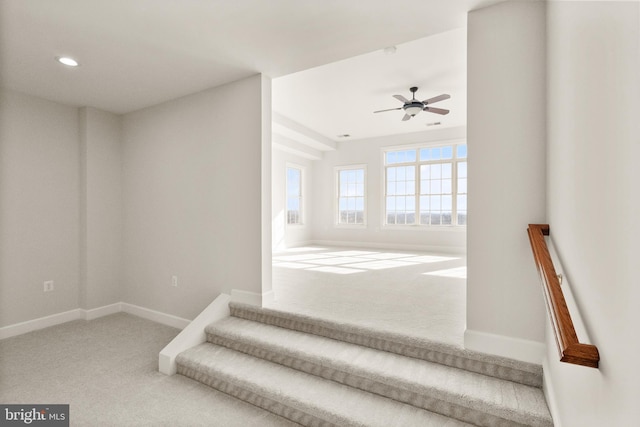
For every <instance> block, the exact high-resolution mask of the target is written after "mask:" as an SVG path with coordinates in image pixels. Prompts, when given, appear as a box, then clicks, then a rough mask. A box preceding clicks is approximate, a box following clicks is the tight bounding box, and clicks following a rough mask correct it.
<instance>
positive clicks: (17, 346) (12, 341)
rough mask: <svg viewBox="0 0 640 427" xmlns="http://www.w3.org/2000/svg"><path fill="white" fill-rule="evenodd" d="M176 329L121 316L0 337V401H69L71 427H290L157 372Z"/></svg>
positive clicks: (187, 381)
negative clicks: (159, 361)
mask: <svg viewBox="0 0 640 427" xmlns="http://www.w3.org/2000/svg"><path fill="white" fill-rule="evenodd" d="M178 332H179V331H178V330H177V329H174V328H170V327H167V326H164V325H160V324H157V323H154V322H151V321H148V320H145V319H140V318H138V317H135V316H131V315H128V314H124V313H121V314H115V315H112V316H107V317H103V318H100V319H96V320H93V321H90V322H86V321H74V322H69V323H66V324H63V325H59V326H54V327H51V328H47V329H43V330H40V331H35V332H31V333H28V334H25V335H21V336H17V337H13V338H8V339H5V340H1V341H0V402H2V403H4V404H8V403H24V404H55V403H64V404H70V420H71V425H72V426H221V427H234V426H237V427H253V426H255V427H276V426H279V427H288V426H291V427H293V426H297V424H294V423H290V422H289V421H287V420H285V419H283V418H280V417H278V416H275V415H273V414H270V413H268V412H265V411H262V410H260V409H258V408H256V407H255V406H253V405H250V404H248V403H245V402H242V401H240V400H237V399H235V398H233V397H230V396H228V395H226V394H224V393H221V392H218V391H216V390H213V389H211V388H210V387H207V386H205V385H203V384H200V383H198V382H196V381H193V380H191V379H188V378H185V377H183V376H181V375H174V376H172V377H167V376H165V375H163V374H160V373H159V372H158V353H159V351H160V350H161V349H162V348H163V347H164V346H165V345H166V344H167V343H168V342H169V341H171V339H172V338H173V337H174V336H175V335H176V334H177V333H178Z"/></svg>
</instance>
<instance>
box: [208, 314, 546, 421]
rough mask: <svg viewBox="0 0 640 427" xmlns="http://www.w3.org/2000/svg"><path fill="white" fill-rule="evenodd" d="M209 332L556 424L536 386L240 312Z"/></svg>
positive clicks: (521, 417)
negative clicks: (250, 317) (259, 319)
mask: <svg viewBox="0 0 640 427" xmlns="http://www.w3.org/2000/svg"><path fill="white" fill-rule="evenodd" d="M206 332H207V333H208V334H211V335H215V336H218V337H221V338H223V339H226V340H231V341H236V342H240V343H242V344H246V345H252V346H255V347H257V348H261V349H265V350H268V351H271V352H274V353H277V354H279V355H282V356H286V357H294V358H296V359H299V360H303V361H305V362H311V363H315V364H317V365H320V366H322V367H326V368H330V369H336V370H338V371H340V372H346V373H348V374H352V375H355V376H358V377H363V378H367V379H370V380H374V381H376V382H379V383H382V384H385V385H386V386H391V387H395V388H398V389H401V390H408V391H412V392H416V393H420V394H429V395H432V396H437V398H438V399H440V400H444V401H446V402H449V403H453V404H457V405H462V406H464V407H467V408H470V409H475V410H480V411H483V412H487V413H491V414H492V415H495V416H498V417H502V418H505V419H510V420H513V421H517V422H521V423H527V424H530V425H531V424H532V421H535V423H533V424H536V425H552V420H551V415H550V413H549V409H548V407H547V404H546V401H545V398H544V394H543V392H542V390H541V389H539V388H536V387H532V386H527V385H524V384H519V383H514V382H511V381H508V380H503V379H499V378H494V377H490V376H486V375H482V374H479V373H475V372H470V371H465V370H462V369H458V368H455V367H451V366H446V365H441V364H438V363H435V362H429V361H426V360H420V359H414V358H411V357H407V356H402V355H399V354H395V353H389V352H385V351H381V350H376V349H372V348H368V347H364V346H360V345H357V344H351V343H347V342H342V341H337V340H334V339H331V338H326V337H322V336H318V335H312V334H307V333H304V332H299V331H295V330H290V329H285V328H280V327H278V326H272V325H268V324H264V323H259V322H254V321H251V320H246V319H242V318H238V317H228V318H226V319H223V320H221V321H219V322H216V323H213V324H211V325H209V326H208V327H207V328H206Z"/></svg>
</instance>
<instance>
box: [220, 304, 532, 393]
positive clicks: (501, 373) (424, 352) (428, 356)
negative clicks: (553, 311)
mask: <svg viewBox="0 0 640 427" xmlns="http://www.w3.org/2000/svg"><path fill="white" fill-rule="evenodd" d="M230 308H231V315H232V316H235V317H240V318H243V319H246V320H252V321H255V322H261V323H265V324H268V325H274V326H279V327H282V328H287V329H291V330H295V331H300V332H305V333H309V334H314V335H319V336H323V337H326V338H332V339H335V340H339V341H344V342H348V343H352V344H357V345H361V346H365V347H369V348H373V349H376V350H382V351H388V352H390V353H396V354H400V355H402V356H408V357H413V358H416V359H422V360H427V361H429V362H434V363H439V364H442V365H447V366H452V367H454V368H458V369H464V370H467V371H471V372H476V373H479V374H483V375H487V376H491V377H495V378H500V379H504V380H508V381H513V382H517V383H520V384H525V385H529V386H533V387H542V376H541V375H538V374H534V373H530V372H525V371H520V370H518V369H513V368H509V367H506V366H499V365H495V364H492V363H487V362H483V361H479V360H473V359H469V358H465V357H462V356H458V355H453V354H447V353H442V352H438V351H433V350H429V349H425V348H420V347H415V346H411V345H408V344H404V343H398V342H393V341H389V340H386V339H383V338H377V337H371V336H366V335H363V334H357V333H350V332H346V331H340V330H336V329H331V328H327V327H324V326H320V325H316V324H311V323H308V322H304V321H301V320H296V319H291V318H283V317H279V316H274V315H271V314H268V313H264V312H256V311H249V310H244V309H239V308H237V307H234V306H230Z"/></svg>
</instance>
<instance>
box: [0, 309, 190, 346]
mask: <svg viewBox="0 0 640 427" xmlns="http://www.w3.org/2000/svg"><path fill="white" fill-rule="evenodd" d="M120 312H125V313H129V314H132V315H134V316H138V317H142V318H144V319H148V320H152V321H154V322H157V323H161V324H163V325H167V326H172V327H174V328H178V329H184V328H185V327H186V326H187V325H188V324H189V323H190V322H191V321H190V320H188V319H183V318H182V317H178V316H174V315H171V314H167V313H162V312H160V311H155V310H151V309H148V308H145V307H140V306H137V305H134V304H129V303H126V302H117V303H114V304H109V305H105V306H103V307H98V308H93V309H89V310H85V309H83V308H76V309H73V310H69V311H65V312H63V313H57V314H52V315H50V316H45V317H40V318H38V319H33V320H27V321H26V322H20V323H15V324H13V325H8V326H4V327H2V328H0V340H2V339H5V338H11V337H15V336H18V335H22V334H26V333H28V332H33V331H37V330H39V329H44V328H48V327H50V326H56V325H60V324H62V323H67V322H71V321H72V320H94V319H97V318H99V317H104V316H108V315H110V314H115V313H120Z"/></svg>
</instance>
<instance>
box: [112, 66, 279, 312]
mask: <svg viewBox="0 0 640 427" xmlns="http://www.w3.org/2000/svg"><path fill="white" fill-rule="evenodd" d="M264 84H265V82H264V81H263V77H262V76H261V75H255V76H252V77H249V78H246V79H243V80H239V81H236V82H233V83H229V84H227V85H224V86H219V87H216V88H213V89H210V90H206V91H203V92H199V93H197V94H194V95H190V96H186V97H183V98H179V99H176V100H173V101H169V102H166V103H163V104H160V105H157V106H154V107H150V108H146V109H143V110H140V111H137V112H133V113H130V114H126V115H125V116H124V121H123V140H124V147H123V148H124V151H123V188H124V197H123V205H124V259H125V262H124V286H125V288H124V289H125V291H124V295H125V297H124V299H125V302H128V303H132V304H137V305H142V306H144V307H147V308H150V309H153V310H157V311H160V312H163V313H168V314H172V315H176V316H179V317H183V318H187V319H191V318H194V317H195V316H196V315H197V314H198V313H199V312H200V311H202V309H203V308H204V307H206V305H207V304H209V303H210V302H211V301H212V300H213V299H214V298H215V297H216V296H217V295H219V294H220V293H222V292H225V293H229V292H230V291H231V289H239V290H242V291H246V292H251V293H256V294H261V293H262V254H263V248H262V243H261V242H262V235H261V233H262V209H263V200H262V194H261V192H262V184H261V179H262V173H263V171H262V169H263V167H265V166H263V165H262V151H263V143H264V141H263V135H262V129H263V126H264V123H263V111H262V108H263V106H262V102H261V97H262V96H263V86H264ZM247 100H255V102H247ZM266 167H269V168H270V162H269V164H268V165H267V166H266ZM269 173H270V172H269ZM268 245H270V242H269V243H268ZM174 275H175V276H177V277H178V286H177V287H173V286H172V285H171V282H172V280H171V278H172V276H174Z"/></svg>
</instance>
